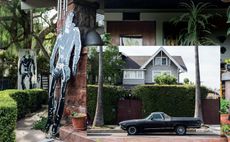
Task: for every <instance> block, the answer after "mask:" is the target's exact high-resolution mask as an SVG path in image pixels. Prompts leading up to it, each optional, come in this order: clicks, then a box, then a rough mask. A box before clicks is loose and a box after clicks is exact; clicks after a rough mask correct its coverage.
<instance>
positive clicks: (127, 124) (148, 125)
mask: <svg viewBox="0 0 230 142" xmlns="http://www.w3.org/2000/svg"><path fill="white" fill-rule="evenodd" d="M119 125H120V127H121V128H122V129H123V130H126V131H127V132H128V134H129V135H135V134H137V133H141V132H146V131H148V132H149V131H154V132H156V131H162V130H164V131H175V132H176V134H178V135H185V134H186V129H187V128H200V127H201V120H200V119H198V118H193V117H170V116H168V115H167V114H165V113H164V112H153V113H151V114H150V115H149V116H148V117H146V118H144V119H135V120H127V121H122V122H120V123H119Z"/></svg>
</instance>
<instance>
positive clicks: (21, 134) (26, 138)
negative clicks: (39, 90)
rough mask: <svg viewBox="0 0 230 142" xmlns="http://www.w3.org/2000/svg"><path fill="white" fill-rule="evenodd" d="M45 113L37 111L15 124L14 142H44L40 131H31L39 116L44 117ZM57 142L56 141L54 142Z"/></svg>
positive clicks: (44, 136)
mask: <svg viewBox="0 0 230 142" xmlns="http://www.w3.org/2000/svg"><path fill="white" fill-rule="evenodd" d="M46 115H47V111H46V110H43V111H39V112H37V113H35V114H31V115H30V116H28V117H26V118H24V119H21V120H20V121H18V122H17V128H16V142H45V141H47V140H46V134H45V133H43V132H42V131H40V130H33V129H32V127H33V123H34V122H36V121H38V120H39V119H40V117H41V116H46ZM55 142H58V140H55Z"/></svg>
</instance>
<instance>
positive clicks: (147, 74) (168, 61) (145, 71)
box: [123, 47, 187, 86]
mask: <svg viewBox="0 0 230 142" xmlns="http://www.w3.org/2000/svg"><path fill="white" fill-rule="evenodd" d="M124 61H125V63H126V65H125V68H124V69H123V85H124V86H132V85H138V84H152V83H154V79H155V77H156V76H158V75H162V74H168V75H171V76H174V77H175V78H176V79H177V82H178V83H179V76H180V73H183V72H186V71H187V68H186V65H185V63H184V61H183V59H182V57H181V56H173V55H170V54H169V53H168V52H167V51H166V50H165V49H164V48H163V47H161V48H159V49H158V50H157V51H156V52H155V53H154V54H153V55H152V56H125V58H124Z"/></svg>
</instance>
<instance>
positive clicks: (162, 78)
mask: <svg viewBox="0 0 230 142" xmlns="http://www.w3.org/2000/svg"><path fill="white" fill-rule="evenodd" d="M154 81H155V82H156V84H159V85H166V84H167V85H172V84H177V79H176V78H175V77H174V76H172V75H168V74H163V75H158V76H156V78H155V79H154Z"/></svg>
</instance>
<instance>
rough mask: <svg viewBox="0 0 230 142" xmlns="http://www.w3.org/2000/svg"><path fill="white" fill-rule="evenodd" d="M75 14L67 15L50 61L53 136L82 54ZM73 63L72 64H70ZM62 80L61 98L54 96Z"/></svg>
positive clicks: (50, 106)
mask: <svg viewBox="0 0 230 142" xmlns="http://www.w3.org/2000/svg"><path fill="white" fill-rule="evenodd" d="M74 16H75V15H74V13H73V12H70V13H68V15H67V18H66V21H65V24H64V28H63V30H62V32H61V33H60V34H59V35H58V36H57V40H56V43H55V45H54V49H53V52H52V55H51V59H50V72H51V74H52V76H51V84H50V92H49V100H48V121H47V124H46V131H47V132H51V133H52V135H53V136H55V135H56V134H57V133H58V128H59V124H60V120H61V118H62V114H63V110H64V104H65V94H66V87H67V83H68V81H69V79H70V77H71V75H73V76H75V75H76V73H77V64H78V61H79V59H80V53H81V37H80V31H79V28H78V27H75V24H74V23H73V19H74ZM72 51H73V52H72ZM70 63H71V64H70ZM59 80H60V86H61V88H60V96H56V95H55V94H54V92H55V88H56V83H57V82H58V81H59Z"/></svg>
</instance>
